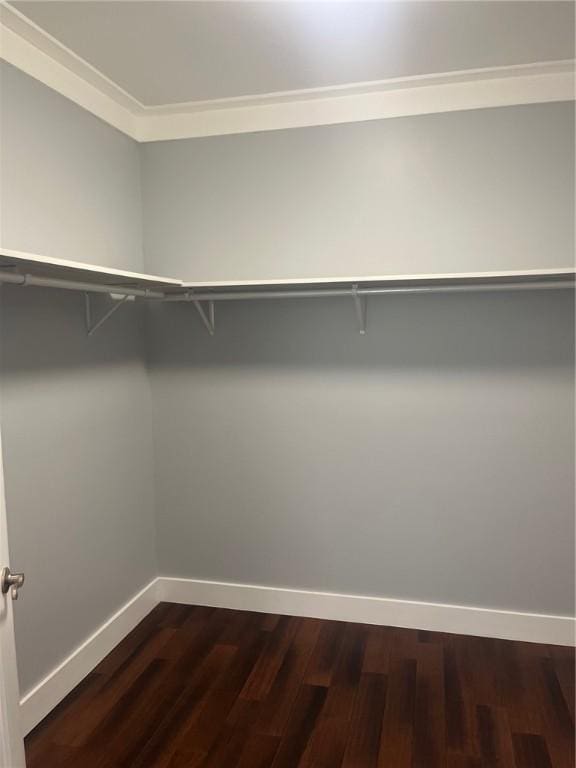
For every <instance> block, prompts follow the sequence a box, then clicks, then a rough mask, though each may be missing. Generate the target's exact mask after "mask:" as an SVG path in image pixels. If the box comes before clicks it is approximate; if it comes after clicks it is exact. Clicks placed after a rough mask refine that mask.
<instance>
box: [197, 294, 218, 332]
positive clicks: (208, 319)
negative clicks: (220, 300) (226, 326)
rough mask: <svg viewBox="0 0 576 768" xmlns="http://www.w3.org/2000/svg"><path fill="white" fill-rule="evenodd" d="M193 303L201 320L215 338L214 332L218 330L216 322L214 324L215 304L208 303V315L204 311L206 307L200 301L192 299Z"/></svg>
mask: <svg viewBox="0 0 576 768" xmlns="http://www.w3.org/2000/svg"><path fill="white" fill-rule="evenodd" d="M192 303H193V304H194V306H195V307H196V309H197V311H198V314H199V315H200V318H201V320H202V322H203V323H204V325H205V326H206V330H207V331H208V333H209V334H210V336H214V331H215V330H216V326H215V322H214V302H213V301H209V302H207V303H208V314H206V311H205V310H204V307H203V306H202V304H201V303H200V302H199V301H196V299H192Z"/></svg>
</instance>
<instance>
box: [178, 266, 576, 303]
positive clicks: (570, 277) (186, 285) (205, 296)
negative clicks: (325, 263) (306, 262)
mask: <svg viewBox="0 0 576 768" xmlns="http://www.w3.org/2000/svg"><path fill="white" fill-rule="evenodd" d="M575 277H576V269H573V268H570V267H566V268H562V269H532V270H514V271H497V272H496V271H493V272H460V273H447V274H438V273H436V274H420V275H418V274H415V275H384V276H380V277H327V278H307V279H293V278H290V279H283V280H251V281H230V280H224V281H220V282H183V283H182V288H183V290H184V292H185V295H181V294H180V293H179V295H177V296H172V297H168V300H170V301H182V300H186V298H188V299H190V298H193V299H195V300H197V301H198V300H210V299H214V300H220V301H227V300H234V299H252V298H255V299H258V298H284V297H287V298H291V297H295V298H299V297H301V296H302V297H306V296H309V297H312V298H314V297H318V296H320V297H322V296H350V295H354V294H359V295H377V294H385V293H396V292H398V293H428V292H432V291H442V292H449V291H453V290H458V291H473V290H498V289H502V290H512V289H536V288H565V287H570V286H571V285H573V284H574V279H575Z"/></svg>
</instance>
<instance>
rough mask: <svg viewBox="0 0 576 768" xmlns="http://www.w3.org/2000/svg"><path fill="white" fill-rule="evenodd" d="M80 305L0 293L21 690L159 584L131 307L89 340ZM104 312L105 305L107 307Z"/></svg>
mask: <svg viewBox="0 0 576 768" xmlns="http://www.w3.org/2000/svg"><path fill="white" fill-rule="evenodd" d="M82 299H83V297H82V294H76V293H71V292H65V291H62V292H56V291H45V290H39V289H32V288H30V289H25V290H24V289H21V288H15V287H7V286H4V287H3V288H1V289H0V419H1V425H2V441H3V455H4V471H5V480H6V501H7V512H8V530H9V536H10V554H11V561H12V565H13V567H14V568H15V569H18V570H23V571H25V572H26V588H25V589H24V590H23V591H22V594H21V599H20V600H19V601H18V603H17V605H16V610H15V611H14V616H15V622H16V643H17V653H18V669H19V675H20V685H21V691H22V693H25V692H26V691H27V690H29V689H30V688H31V687H32V686H33V685H34V684H35V683H37V682H38V681H39V680H40V679H41V678H42V677H43V676H44V675H46V674H47V673H48V672H50V671H51V670H52V668H53V667H54V666H56V665H57V664H58V663H59V662H60V661H62V660H63V659H64V658H65V657H66V656H68V655H69V654H70V653H71V652H72V651H73V650H74V648H75V647H77V646H78V645H79V644H80V643H81V642H83V641H84V640H85V639H86V638H87V637H88V636H89V635H90V634H92V632H94V631H95V630H96V629H97V628H98V627H99V626H100V625H101V624H102V623H103V622H104V621H105V620H106V619H107V618H109V617H110V616H111V615H112V614H113V613H114V612H115V611H116V610H117V609H118V608H120V607H121V606H122V605H123V604H124V603H126V602H127V600H129V599H130V598H131V597H132V596H133V595H134V594H135V593H136V592H137V591H139V590H140V589H141V588H142V587H143V586H145V584H147V583H148V582H149V581H150V580H151V579H152V578H154V576H155V575H156V573H157V570H156V557H155V544H154V536H155V529H154V485H153V472H154V470H153V449H152V435H151V416H150V411H151V404H150V387H149V382H148V378H147V375H146V370H145V364H144V350H143V345H144V341H143V335H142V327H141V326H142V318H141V313H140V312H139V311H138V308H136V307H133V306H129V307H125V308H123V309H122V310H120V311H119V312H118V313H117V314H116V315H115V316H114V320H113V321H111V322H110V323H109V324H108V325H104V326H103V327H102V328H101V329H100V331H99V332H98V333H97V334H96V335H94V336H93V337H92V338H87V336H86V331H85V328H84V317H83V303H82ZM101 301H102V300H101Z"/></svg>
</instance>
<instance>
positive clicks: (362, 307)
mask: <svg viewBox="0 0 576 768" xmlns="http://www.w3.org/2000/svg"><path fill="white" fill-rule="evenodd" d="M352 298H353V299H354V307H355V309H356V317H357V318H358V326H359V331H360V334H361V335H362V336H364V335H365V334H366V312H367V303H368V302H367V300H366V298H363V297H362V296H359V295H358V283H356V284H355V285H353V286H352Z"/></svg>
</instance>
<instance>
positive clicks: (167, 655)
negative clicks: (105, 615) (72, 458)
mask: <svg viewBox="0 0 576 768" xmlns="http://www.w3.org/2000/svg"><path fill="white" fill-rule="evenodd" d="M573 698H574V649H573V648H560V647H553V646H544V645H538V644H535V643H515V642H511V641H507V640H494V639H488V638H478V637H465V636H460V635H448V634H444V633H435V632H429V631H418V630H409V629H398V628H390V627H371V626H366V625H361V624H353V623H346V622H337V621H323V620H320V619H305V618H298V617H288V616H276V615H266V614H258V613H252V612H242V611H233V610H224V609H218V608H211V607H205V606H186V605H178V604H161V605H159V606H158V607H157V608H156V609H154V611H152V612H151V613H150V614H149V616H147V617H146V618H145V619H144V621H143V622H141V623H140V624H139V625H138V627H136V629H135V630H134V631H133V632H132V633H131V634H130V635H129V636H128V637H127V638H125V639H124V640H123V641H122V642H121V643H120V644H119V645H118V646H117V647H116V648H115V649H114V650H113V651H112V652H111V653H110V654H109V656H108V657H107V658H106V659H104V660H103V661H102V662H101V663H100V664H99V665H98V666H97V667H96V668H95V670H94V671H93V672H92V673H90V674H89V675H88V676H87V677H86V678H85V679H84V680H83V681H82V683H80V685H79V686H77V688H76V689H75V690H74V691H72V692H71V694H70V695H69V696H67V697H66V699H65V700H63V701H62V702H61V704H60V705H59V706H58V707H56V709H55V710H54V711H53V712H52V713H51V714H50V715H49V716H48V717H47V718H46V719H45V720H44V721H43V722H42V723H41V724H40V725H39V726H38V727H37V728H35V729H34V731H32V732H31V733H30V734H29V735H28V737H27V738H26V752H27V759H28V765H29V768H53V767H54V768H56V766H57V768H574V702H573Z"/></svg>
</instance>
